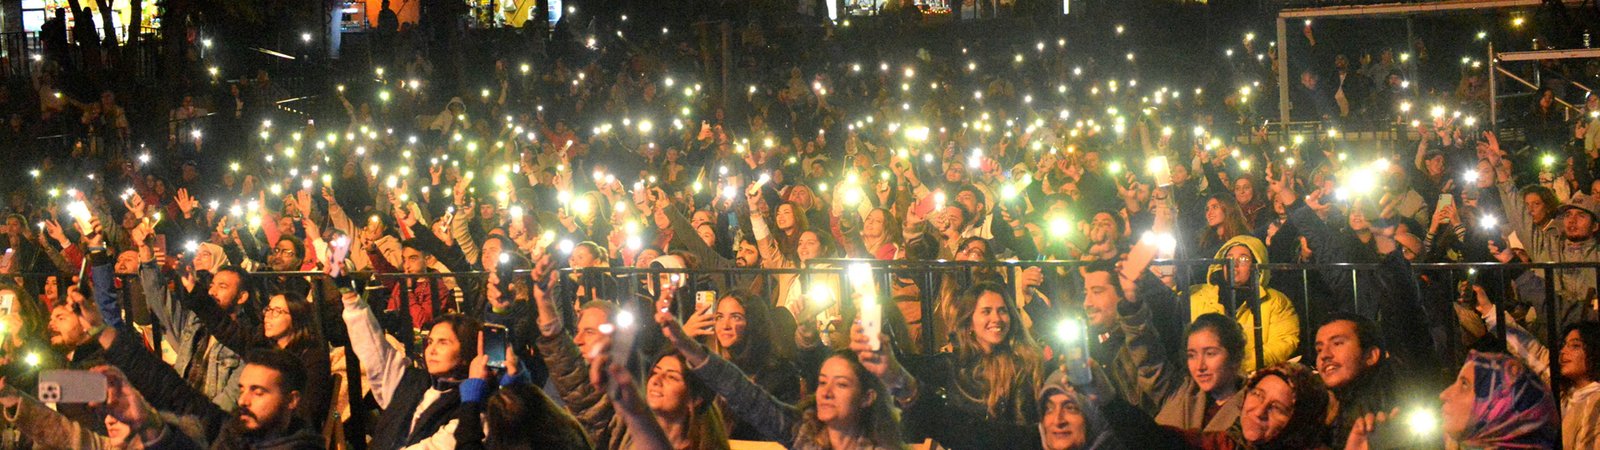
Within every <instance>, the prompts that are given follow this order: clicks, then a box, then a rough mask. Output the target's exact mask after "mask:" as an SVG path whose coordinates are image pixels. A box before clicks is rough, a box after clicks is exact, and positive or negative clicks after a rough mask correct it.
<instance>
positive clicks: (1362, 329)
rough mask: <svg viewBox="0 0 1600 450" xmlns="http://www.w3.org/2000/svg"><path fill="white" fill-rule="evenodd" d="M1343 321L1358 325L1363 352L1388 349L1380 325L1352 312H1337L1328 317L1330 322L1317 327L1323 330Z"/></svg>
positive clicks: (1357, 332) (1357, 335)
mask: <svg viewBox="0 0 1600 450" xmlns="http://www.w3.org/2000/svg"><path fill="white" fill-rule="evenodd" d="M1341 320H1343V321H1348V322H1350V323H1353V324H1355V325H1356V340H1358V341H1361V342H1358V344H1360V345H1361V350H1362V351H1366V350H1371V349H1374V348H1376V349H1379V350H1382V349H1384V348H1387V347H1388V346H1386V345H1384V342H1383V336H1381V335H1379V334H1378V324H1377V323H1375V322H1373V321H1372V319H1368V318H1367V316H1363V315H1360V314H1356V313H1350V312H1335V313H1333V314H1330V315H1329V316H1328V320H1327V321H1324V322H1322V326H1319V327H1317V329H1318V330H1321V329H1322V327H1326V326H1328V325H1329V324H1332V323H1334V322H1338V321H1341Z"/></svg>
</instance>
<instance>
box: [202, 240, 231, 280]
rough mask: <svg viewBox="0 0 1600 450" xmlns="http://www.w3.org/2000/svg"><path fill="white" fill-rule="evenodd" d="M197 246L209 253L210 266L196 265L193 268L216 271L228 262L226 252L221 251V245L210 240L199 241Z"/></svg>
mask: <svg viewBox="0 0 1600 450" xmlns="http://www.w3.org/2000/svg"><path fill="white" fill-rule="evenodd" d="M199 248H202V249H205V251H207V252H210V253H211V266H210V267H196V268H194V270H204V271H206V272H211V273H217V269H220V268H222V266H226V265H228V264H229V262H228V253H227V252H224V251H222V246H220V245H217V244H213V243H210V242H201V243H200V245H199Z"/></svg>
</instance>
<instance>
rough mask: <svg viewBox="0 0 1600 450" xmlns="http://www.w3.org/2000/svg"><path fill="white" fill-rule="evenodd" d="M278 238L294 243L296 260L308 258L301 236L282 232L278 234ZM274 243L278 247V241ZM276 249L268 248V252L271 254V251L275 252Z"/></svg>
mask: <svg viewBox="0 0 1600 450" xmlns="http://www.w3.org/2000/svg"><path fill="white" fill-rule="evenodd" d="M278 240H280V241H289V243H291V244H294V259H296V260H304V259H306V246H305V242H304V241H301V240H300V238H298V237H295V235H293V234H290V233H280V234H278ZM272 245H273V246H274V247H276V246H277V245H278V243H276V242H274V243H272ZM275 250H276V249H272V250H268V254H269V255H270V254H271V252H273V251H275Z"/></svg>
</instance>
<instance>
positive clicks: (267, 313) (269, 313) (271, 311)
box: [261, 306, 289, 317]
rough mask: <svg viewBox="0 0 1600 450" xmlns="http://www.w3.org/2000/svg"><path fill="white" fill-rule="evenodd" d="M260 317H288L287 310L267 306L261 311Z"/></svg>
mask: <svg viewBox="0 0 1600 450" xmlns="http://www.w3.org/2000/svg"><path fill="white" fill-rule="evenodd" d="M261 315H262V316H263V317H278V316H287V315H289V308H283V307H278V306H269V307H267V308H266V309H262V310H261Z"/></svg>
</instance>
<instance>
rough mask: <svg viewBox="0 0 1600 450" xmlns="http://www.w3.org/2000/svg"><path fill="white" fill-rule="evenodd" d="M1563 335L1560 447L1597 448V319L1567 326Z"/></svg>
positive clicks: (1599, 417)
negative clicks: (1564, 389)
mask: <svg viewBox="0 0 1600 450" xmlns="http://www.w3.org/2000/svg"><path fill="white" fill-rule="evenodd" d="M1563 336H1564V337H1563V338H1562V345H1561V354H1560V361H1561V377H1562V378H1564V379H1566V381H1567V382H1566V384H1565V386H1567V390H1566V392H1565V393H1563V394H1562V395H1561V442H1562V448H1600V381H1597V378H1600V322H1582V323H1578V324H1573V325H1570V326H1568V327H1567V331H1566V332H1565V333H1564V334H1563Z"/></svg>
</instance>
